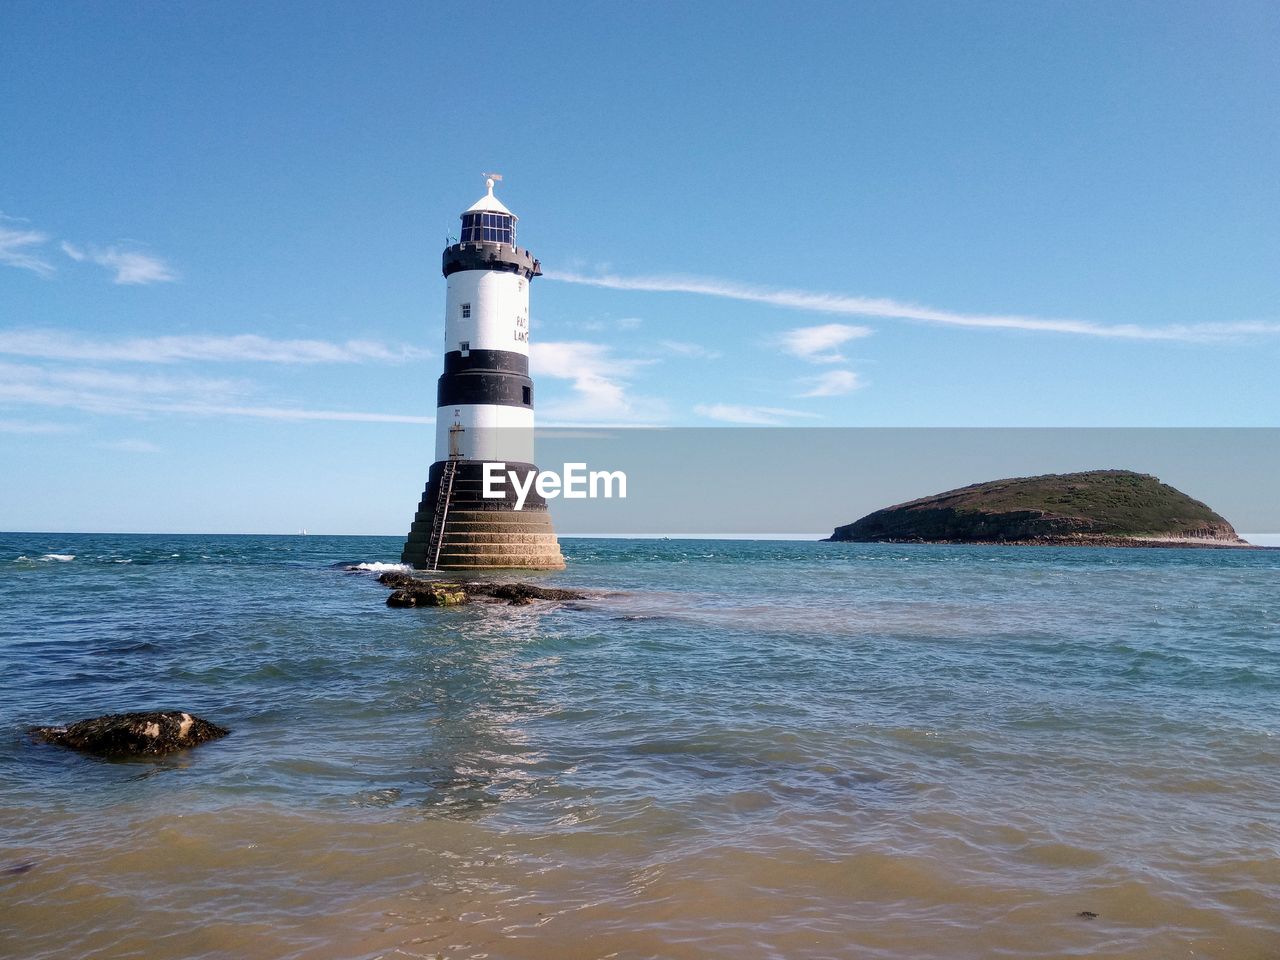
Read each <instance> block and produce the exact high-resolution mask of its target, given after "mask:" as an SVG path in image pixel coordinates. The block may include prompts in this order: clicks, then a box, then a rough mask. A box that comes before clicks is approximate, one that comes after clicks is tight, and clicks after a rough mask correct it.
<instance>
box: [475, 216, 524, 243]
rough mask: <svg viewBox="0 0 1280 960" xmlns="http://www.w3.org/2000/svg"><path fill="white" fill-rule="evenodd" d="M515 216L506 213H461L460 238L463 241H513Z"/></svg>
mask: <svg viewBox="0 0 1280 960" xmlns="http://www.w3.org/2000/svg"><path fill="white" fill-rule="evenodd" d="M515 238H516V225H515V218H514V217H512V216H511V215H510V214H506V213H464V214H463V215H462V240H463V242H464V243H468V242H477V241H482V240H483V241H488V242H490V243H515Z"/></svg>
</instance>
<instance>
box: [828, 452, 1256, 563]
mask: <svg viewBox="0 0 1280 960" xmlns="http://www.w3.org/2000/svg"><path fill="white" fill-rule="evenodd" d="M828 539H829V540H836V541H849V542H854V543H1003V544H1043V545H1057V546H1103V547H1153V546H1211V547H1247V546H1249V544H1248V543H1247V542H1246V541H1244V540H1242V539H1240V537H1239V536H1238V535H1237V534H1236V532H1235V530H1234V529H1233V528H1232V526H1231V524H1230V523H1228V522H1227V521H1226V520H1225V519H1223V518H1222V517H1221V516H1219V515H1218V514H1216V513H1214V512H1213V510H1211V509H1210V508H1209V507H1208V506H1206V505H1205V504H1203V503H1201V502H1200V501H1199V500H1193V499H1192V498H1191V497H1189V496H1187V495H1186V494H1185V493H1183V492H1182V491H1180V490H1175V489H1174V488H1173V487H1171V486H1169V485H1168V484H1167V483H1161V482H1160V481H1159V479H1157V478H1156V477H1153V476H1150V475H1148V474H1145V473H1133V472H1132V471H1130V470H1089V471H1086V472H1084V473H1056V474H1055V473H1050V474H1045V475H1044V476H1040V477H1015V478H1013V479H1009V480H991V481H988V482H986V483H975V484H973V485H972V486H969V487H961V488H960V489H959V490H948V491H947V492H946V493H939V494H936V495H934V496H932V497H924V498H922V499H920V500H912V501H911V502H909V503H900V504H898V505H896V506H892V507H885V508H884V509H883V510H877V511H875V513H869V514H867V515H866V516H865V517H863V518H862V519H861V520H857V521H855V522H853V523H850V524H846V525H845V526H842V527H836V529H835V532H834V533H833V534H832V535H831V536H830V537H829V538H828Z"/></svg>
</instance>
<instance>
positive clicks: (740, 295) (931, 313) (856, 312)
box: [547, 272, 1280, 343]
mask: <svg viewBox="0 0 1280 960" xmlns="http://www.w3.org/2000/svg"><path fill="white" fill-rule="evenodd" d="M547 277H548V278H549V279H551V280H560V281H562V282H564V283H580V284H586V285H587V286H592V287H607V288H609V289H611V290H646V291H655V292H665V293H697V294H705V295H707V296H712V297H727V298H729V299H731V300H744V301H749V302H752V303H767V304H772V305H773V306H778V307H789V308H792V309H797V310H816V311H819V312H821V313H836V314H843V315H846V316H855V317H881V318H887V319H893V320H918V321H922V322H925V323H939V324H945V325H948V326H955V327H971V328H976V329H1005V330H1029V331H1035V332H1041V333H1073V334H1080V335H1082V336H1090V337H1105V338H1110V339H1122V340H1175V341H1184V342H1191V343H1202V342H1206V341H1211V340H1222V339H1227V338H1231V337H1238V336H1247V335H1250V334H1257V335H1261V334H1277V333H1280V323H1275V322H1267V321H1244V322H1232V323H1196V324H1177V325H1171V326H1166V327H1144V326H1141V325H1139V324H1133V323H1121V324H1105V323H1095V322H1093V321H1089V320H1056V319H1045V318H1041V317H1032V316H1026V315H1022V314H994V313H993V314H988V313H961V312H958V311H954V310H940V309H936V308H934V307H926V306H920V305H917V304H912V303H904V302H902V301H898V300H890V299H888V298H883V297H857V296H847V295H843V294H836V293H820V292H813V291H808V290H785V289H775V288H770V287H758V286H749V285H747V284H741V283H735V282H733V281H731V280H716V279H705V278H697V277H620V276H616V275H613V274H598V275H587V274H581V273H560V272H556V273H548V274H547Z"/></svg>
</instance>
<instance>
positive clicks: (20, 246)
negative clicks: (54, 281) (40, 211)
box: [0, 215, 54, 277]
mask: <svg viewBox="0 0 1280 960" xmlns="http://www.w3.org/2000/svg"><path fill="white" fill-rule="evenodd" d="M0 220H7V221H9V222H11V223H13V222H17V221H14V220H13V218H11V217H5V216H3V215H0ZM48 241H49V235H48V234H46V233H41V232H40V231H39V230H32V229H30V228H26V227H6V226H5V225H4V224H3V223H0V263H3V264H4V265H5V266H8V267H18V268H19V269H21V270H30V271H31V272H32V273H34V274H37V275H39V276H41V277H48V276H52V275H53V272H54V267H53V264H52V263H50V262H49V261H48V260H46V259H45V258H44V257H43V256H41V255H40V254H39V253H38V252H37V251H36V249H35V248H37V247H40V246H41V245H43V244H45V243H47V242H48Z"/></svg>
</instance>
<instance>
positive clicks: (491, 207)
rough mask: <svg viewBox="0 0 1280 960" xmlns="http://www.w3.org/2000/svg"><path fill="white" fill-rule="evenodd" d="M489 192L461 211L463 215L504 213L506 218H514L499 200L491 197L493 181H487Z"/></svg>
mask: <svg viewBox="0 0 1280 960" xmlns="http://www.w3.org/2000/svg"><path fill="white" fill-rule="evenodd" d="M487 183H488V185H489V192H488V193H486V194H485V195H484V196H483V197H481V198H480V199H479V200H477V201H476V202H475V203H473V204H472V205H471V206H469V207H467V209H466V210H464V211H462V212H463V214H464V215H466V214H468V213H505V214H506V215H507V216H508V217H514V216H515V214H514V213H512V212H511V211H510V210H508V209H507V208H506V205H505V204H503V202H502V201H501V200H499V199H498V198H497V197H495V196H494V195H493V181H492V180H489V181H487Z"/></svg>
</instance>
